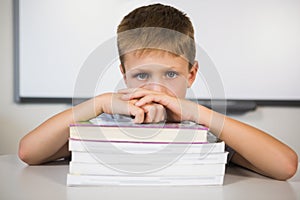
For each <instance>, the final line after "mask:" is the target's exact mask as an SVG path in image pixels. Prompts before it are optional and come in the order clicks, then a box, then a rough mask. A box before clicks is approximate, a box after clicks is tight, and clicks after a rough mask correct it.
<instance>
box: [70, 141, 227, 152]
mask: <svg viewBox="0 0 300 200" xmlns="http://www.w3.org/2000/svg"><path fill="white" fill-rule="evenodd" d="M112 148H116V149H118V150H120V151H125V152H128V153H153V152H158V151H160V153H162V154H168V153H175V154H178V153H179V154H181V153H183V152H185V153H196V154H207V153H221V152H224V150H225V143H224V142H218V143H203V144H140V143H114V142H111V143H107V142H88V141H82V140H74V139H72V138H70V139H69V150H70V151H84V152H99V153H100V152H101V153H110V152H111V150H112ZM162 150H163V151H162Z"/></svg>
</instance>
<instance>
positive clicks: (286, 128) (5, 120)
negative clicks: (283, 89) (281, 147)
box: [0, 0, 300, 155]
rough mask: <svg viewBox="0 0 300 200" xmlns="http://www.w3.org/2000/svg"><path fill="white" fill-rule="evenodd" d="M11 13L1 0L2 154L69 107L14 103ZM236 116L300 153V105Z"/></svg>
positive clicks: (7, 0)
mask: <svg viewBox="0 0 300 200" xmlns="http://www.w3.org/2000/svg"><path fill="white" fill-rule="evenodd" d="M12 16H13V15H12V0H0V85H1V87H0V127H1V129H0V136H1V138H0V154H15V153H17V149H18V141H19V139H20V138H21V137H22V136H23V135H25V134H26V133H27V132H28V131H30V130H31V129H33V128H35V127H36V126H37V125H38V124H40V123H42V122H43V121H44V120H46V119H47V118H48V117H50V116H52V115H54V114H55V113H57V112H59V111H62V110H64V109H66V108H67V107H68V105H64V104H16V103H14V100H13V29H12V22H13V21H12V19H13V17H12ZM299 67H300V66H299ZM233 117H234V118H237V119H240V120H242V121H244V122H247V123H250V124H252V125H254V126H257V127H259V128H261V129H263V130H265V131H267V132H269V133H270V134H272V135H273V136H275V137H277V138H279V139H280V140H282V141H283V142H285V143H287V144H288V145H290V146H291V147H292V148H293V149H294V150H296V152H297V154H298V155H300V144H299V141H300V134H299V132H300V131H299V126H298V124H299V123H300V108H288V107H259V108H258V109H257V110H256V111H255V112H250V113H247V114H245V115H242V116H233Z"/></svg>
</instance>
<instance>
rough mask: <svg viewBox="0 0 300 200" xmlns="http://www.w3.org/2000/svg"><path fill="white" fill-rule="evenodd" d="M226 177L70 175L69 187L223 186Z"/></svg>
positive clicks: (68, 178)
mask: <svg viewBox="0 0 300 200" xmlns="http://www.w3.org/2000/svg"><path fill="white" fill-rule="evenodd" d="M223 181H224V176H206V175H205V176H189V177H176V176H173V177H165V176H105V175H103V176H101V175H99V176H90V175H75V174H68V176H67V185H68V186H104V185H105V186H107V185H113V186H183V185H197V186H200V185H222V184H223Z"/></svg>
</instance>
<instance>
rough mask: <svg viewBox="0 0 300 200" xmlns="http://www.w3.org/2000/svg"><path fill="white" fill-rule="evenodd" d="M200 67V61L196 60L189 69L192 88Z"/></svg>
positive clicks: (189, 84)
mask: <svg viewBox="0 0 300 200" xmlns="http://www.w3.org/2000/svg"><path fill="white" fill-rule="evenodd" d="M198 68H199V65H198V61H195V62H194V65H193V66H192V68H191V69H190V71H189V77H188V88H190V87H191V86H192V85H193V83H194V81H195V79H196V76H197V72H198Z"/></svg>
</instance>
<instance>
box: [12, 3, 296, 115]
mask: <svg viewBox="0 0 300 200" xmlns="http://www.w3.org/2000/svg"><path fill="white" fill-rule="evenodd" d="M19 6H20V4H19V0H13V38H14V42H13V47H14V101H15V102H16V103H19V104H22V103H65V104H72V102H73V99H72V98H61V97H58V98H57V97H47V98H44V97H38V96H33V97H31V96H20V81H19V79H20V68H19V67H20V46H19V42H20V29H19V28H20V19H19V17H20V15H19V12H20V10H19V9H20V8H19ZM193 100H195V99H193ZM197 100H199V102H201V104H204V105H206V106H207V107H210V106H209V104H210V101H211V100H210V99H197ZM80 101H82V100H79V101H78V102H80ZM220 101H222V100H220ZM226 101H227V102H231V103H229V105H233V106H229V107H228V110H229V111H230V110H231V111H233V112H239V111H242V112H243V109H241V107H243V106H241V105H244V107H245V109H246V110H254V109H255V108H256V106H293V107H294V106H297V107H299V106H300V100H276V99H274V100H269V99H268V100H261V99H259V100H256V99H242V100H241V99H226ZM238 104H239V106H234V105H238Z"/></svg>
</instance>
